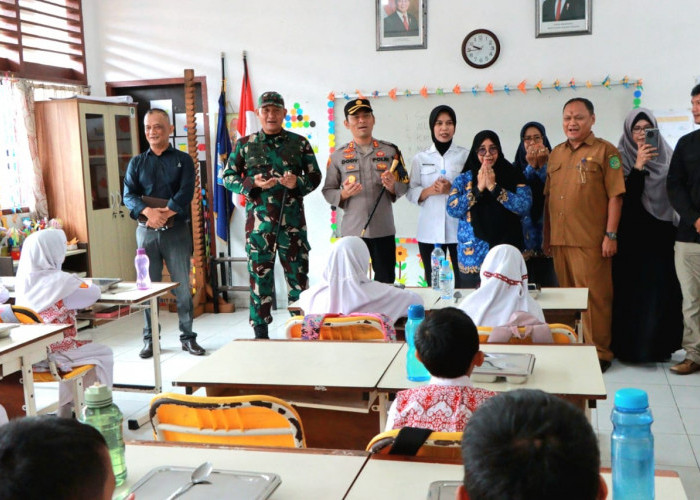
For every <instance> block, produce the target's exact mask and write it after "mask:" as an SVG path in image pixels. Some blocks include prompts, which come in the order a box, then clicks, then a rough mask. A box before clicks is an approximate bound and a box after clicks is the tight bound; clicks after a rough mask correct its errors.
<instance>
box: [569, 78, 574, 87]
mask: <svg viewBox="0 0 700 500" xmlns="http://www.w3.org/2000/svg"><path fill="white" fill-rule="evenodd" d="M569 88H571V89H572V90H576V80H574V79H573V78H572V79H571V80H569Z"/></svg>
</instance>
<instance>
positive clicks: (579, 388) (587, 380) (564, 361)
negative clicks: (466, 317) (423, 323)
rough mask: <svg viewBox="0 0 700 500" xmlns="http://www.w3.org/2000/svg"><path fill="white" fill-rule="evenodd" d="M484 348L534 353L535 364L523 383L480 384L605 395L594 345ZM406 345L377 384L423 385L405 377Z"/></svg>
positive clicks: (389, 387)
mask: <svg viewBox="0 0 700 500" xmlns="http://www.w3.org/2000/svg"><path fill="white" fill-rule="evenodd" d="M480 348H481V350H482V351H484V352H487V353H488V352H508V353H531V354H534V355H535V368H534V370H533V372H532V374H531V375H530V376H529V377H528V379H527V381H526V382H525V383H523V384H512V383H509V382H506V381H505V380H504V381H497V382H491V383H484V382H474V385H475V386H477V387H482V388H484V389H489V390H492V391H497V392H502V391H510V390H514V389H541V390H543V391H545V392H549V393H552V394H558V395H562V396H571V397H574V398H581V399H585V400H588V399H605V398H606V397H607V396H606V395H607V392H606V390H605V382H604V381H603V374H602V372H601V371H600V364H599V363H598V356H597V354H596V349H595V346H592V345H582V344H573V345H571V344H563V345H542V344H532V345H518V344H481V346H480ZM406 349H407V348H406V347H405V346H404V347H403V349H402V350H401V352H399V354H398V355H397V356H396V358H394V361H393V362H392V363H391V365H390V366H389V369H388V370H387V371H386V373H385V374H384V376H383V377H382V379H381V380H380V381H379V385H378V386H377V387H378V389H379V390H380V391H383V392H396V391H399V390H403V389H409V388H412V387H417V386H419V385H424V384H425V383H426V382H411V381H410V380H408V379H407V378H406Z"/></svg>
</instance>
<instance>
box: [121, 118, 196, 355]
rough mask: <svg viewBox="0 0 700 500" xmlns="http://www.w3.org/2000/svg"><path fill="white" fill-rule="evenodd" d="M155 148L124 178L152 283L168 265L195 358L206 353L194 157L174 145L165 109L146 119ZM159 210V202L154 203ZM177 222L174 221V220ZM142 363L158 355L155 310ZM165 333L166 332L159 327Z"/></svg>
mask: <svg viewBox="0 0 700 500" xmlns="http://www.w3.org/2000/svg"><path fill="white" fill-rule="evenodd" d="M143 124H144V129H145V133H146V140H147V141H148V144H149V146H150V148H149V149H148V150H147V151H145V152H143V153H141V154H140V155H137V156H135V157H134V158H132V159H131V161H130V162H129V166H128V168H127V171H126V177H125V178H124V205H126V207H127V208H128V209H129V211H130V215H131V218H132V219H137V220H139V225H138V227H137V228H136V243H137V245H138V247H139V248H144V249H145V250H146V255H148V260H149V261H150V267H149V275H150V277H151V280H152V281H161V279H162V278H163V261H165V265H166V266H168V271H170V276H171V278H172V280H173V281H177V282H178V283H180V286H178V287H177V288H176V289H175V290H174V293H175V298H176V300H177V315H178V319H179V326H180V342H182V350H183V351H188V352H189V353H190V354H193V355H195V356H201V355H203V354H205V352H206V351H205V350H204V349H203V348H202V347H201V346H200V345H199V344H197V334H196V333H194V332H193V331H192V309H193V307H192V294H191V293H190V288H189V277H190V257H191V256H192V231H191V229H190V225H189V220H190V203H191V202H192V197H193V196H194V179H195V176H194V163H193V162H192V158H190V156H189V155H188V154H186V153H183V152H182V151H178V150H177V149H175V148H174V147H173V146H172V145H171V144H170V138H169V136H170V133H171V132H172V131H173V126H172V125H171V123H170V118H169V117H168V114H167V113H166V112H165V111H163V110H162V109H155V108H154V109H150V110H149V111H147V112H146V117H145V118H144V120H143ZM144 196H146V197H151V198H160V199H162V200H164V201H165V200H167V204H166V206H164V207H160V208H158V207H155V206H148V204H147V203H146V201H144V199H143V197H144ZM149 204H150V205H155V204H154V203H152V202H151V203H149ZM171 217H172V220H171V221H169V220H168V219H170V218H171ZM145 322H146V324H145V326H144V329H143V340H144V346H143V349H141V352H140V353H139V356H141V357H142V358H150V357H151V356H153V342H152V333H151V332H152V329H151V327H152V325H151V315H150V310H149V309H146V310H145ZM159 328H160V327H159Z"/></svg>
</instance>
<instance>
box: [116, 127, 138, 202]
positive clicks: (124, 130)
mask: <svg viewBox="0 0 700 500" xmlns="http://www.w3.org/2000/svg"><path fill="white" fill-rule="evenodd" d="M114 129H115V130H116V132H117V165H118V169H119V193H120V194H121V200H122V205H124V177H126V168H127V167H128V166H129V160H131V158H132V157H133V156H134V150H135V148H134V142H133V137H134V136H135V134H133V133H132V130H131V118H130V117H129V115H120V114H117V115H115V116H114Z"/></svg>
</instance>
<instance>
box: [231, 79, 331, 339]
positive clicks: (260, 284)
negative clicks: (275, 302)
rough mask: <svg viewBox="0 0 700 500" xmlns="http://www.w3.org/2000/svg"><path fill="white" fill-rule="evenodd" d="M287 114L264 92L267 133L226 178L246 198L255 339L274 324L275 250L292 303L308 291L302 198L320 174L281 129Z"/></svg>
mask: <svg viewBox="0 0 700 500" xmlns="http://www.w3.org/2000/svg"><path fill="white" fill-rule="evenodd" d="M286 113H287V110H286V109H285V108H284V100H283V99H282V96H281V95H279V94H278V93H277V92H265V93H264V94H262V95H261V96H260V98H259V99H258V109H257V115H258V119H259V120H260V124H261V126H262V131H261V132H257V133H255V134H251V135H249V136H247V137H243V138H242V139H240V140H239V141H238V143H237V144H236V149H235V151H234V152H233V153H232V154H231V156H230V157H229V159H228V163H227V165H226V170H225V171H224V176H223V177H224V185H225V186H226V188H227V189H229V190H230V191H233V192H234V193H238V194H243V195H245V196H246V198H247V203H246V224H245V232H246V253H247V254H248V273H249V274H250V324H251V325H252V326H253V329H254V330H255V338H268V331H267V325H268V324H269V323H271V322H272V316H271V315H270V309H271V306H272V291H273V285H274V282H275V277H274V265H275V252H276V251H278V252H279V256H280V262H281V263H282V267H283V269H284V276H285V278H286V280H287V286H288V289H289V292H288V297H289V301H290V302H293V301H295V300H297V299H298V298H299V294H300V293H301V292H302V290H305V289H306V288H307V287H308V272H309V249H310V247H309V242H308V240H307V238H306V219H305V217H304V200H303V197H304V196H306V195H307V194H309V193H310V192H311V191H313V190H314V189H316V188H317V187H318V185H319V184H320V183H321V171H320V170H319V168H318V164H317V163H316V157H315V156H314V152H313V150H312V149H311V145H310V144H309V142H308V141H307V140H306V139H304V138H303V137H302V136H300V135H297V134H293V133H291V132H287V131H285V130H283V129H282V122H283V121H284V117H285V115H286ZM280 220H281V224H280Z"/></svg>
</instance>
